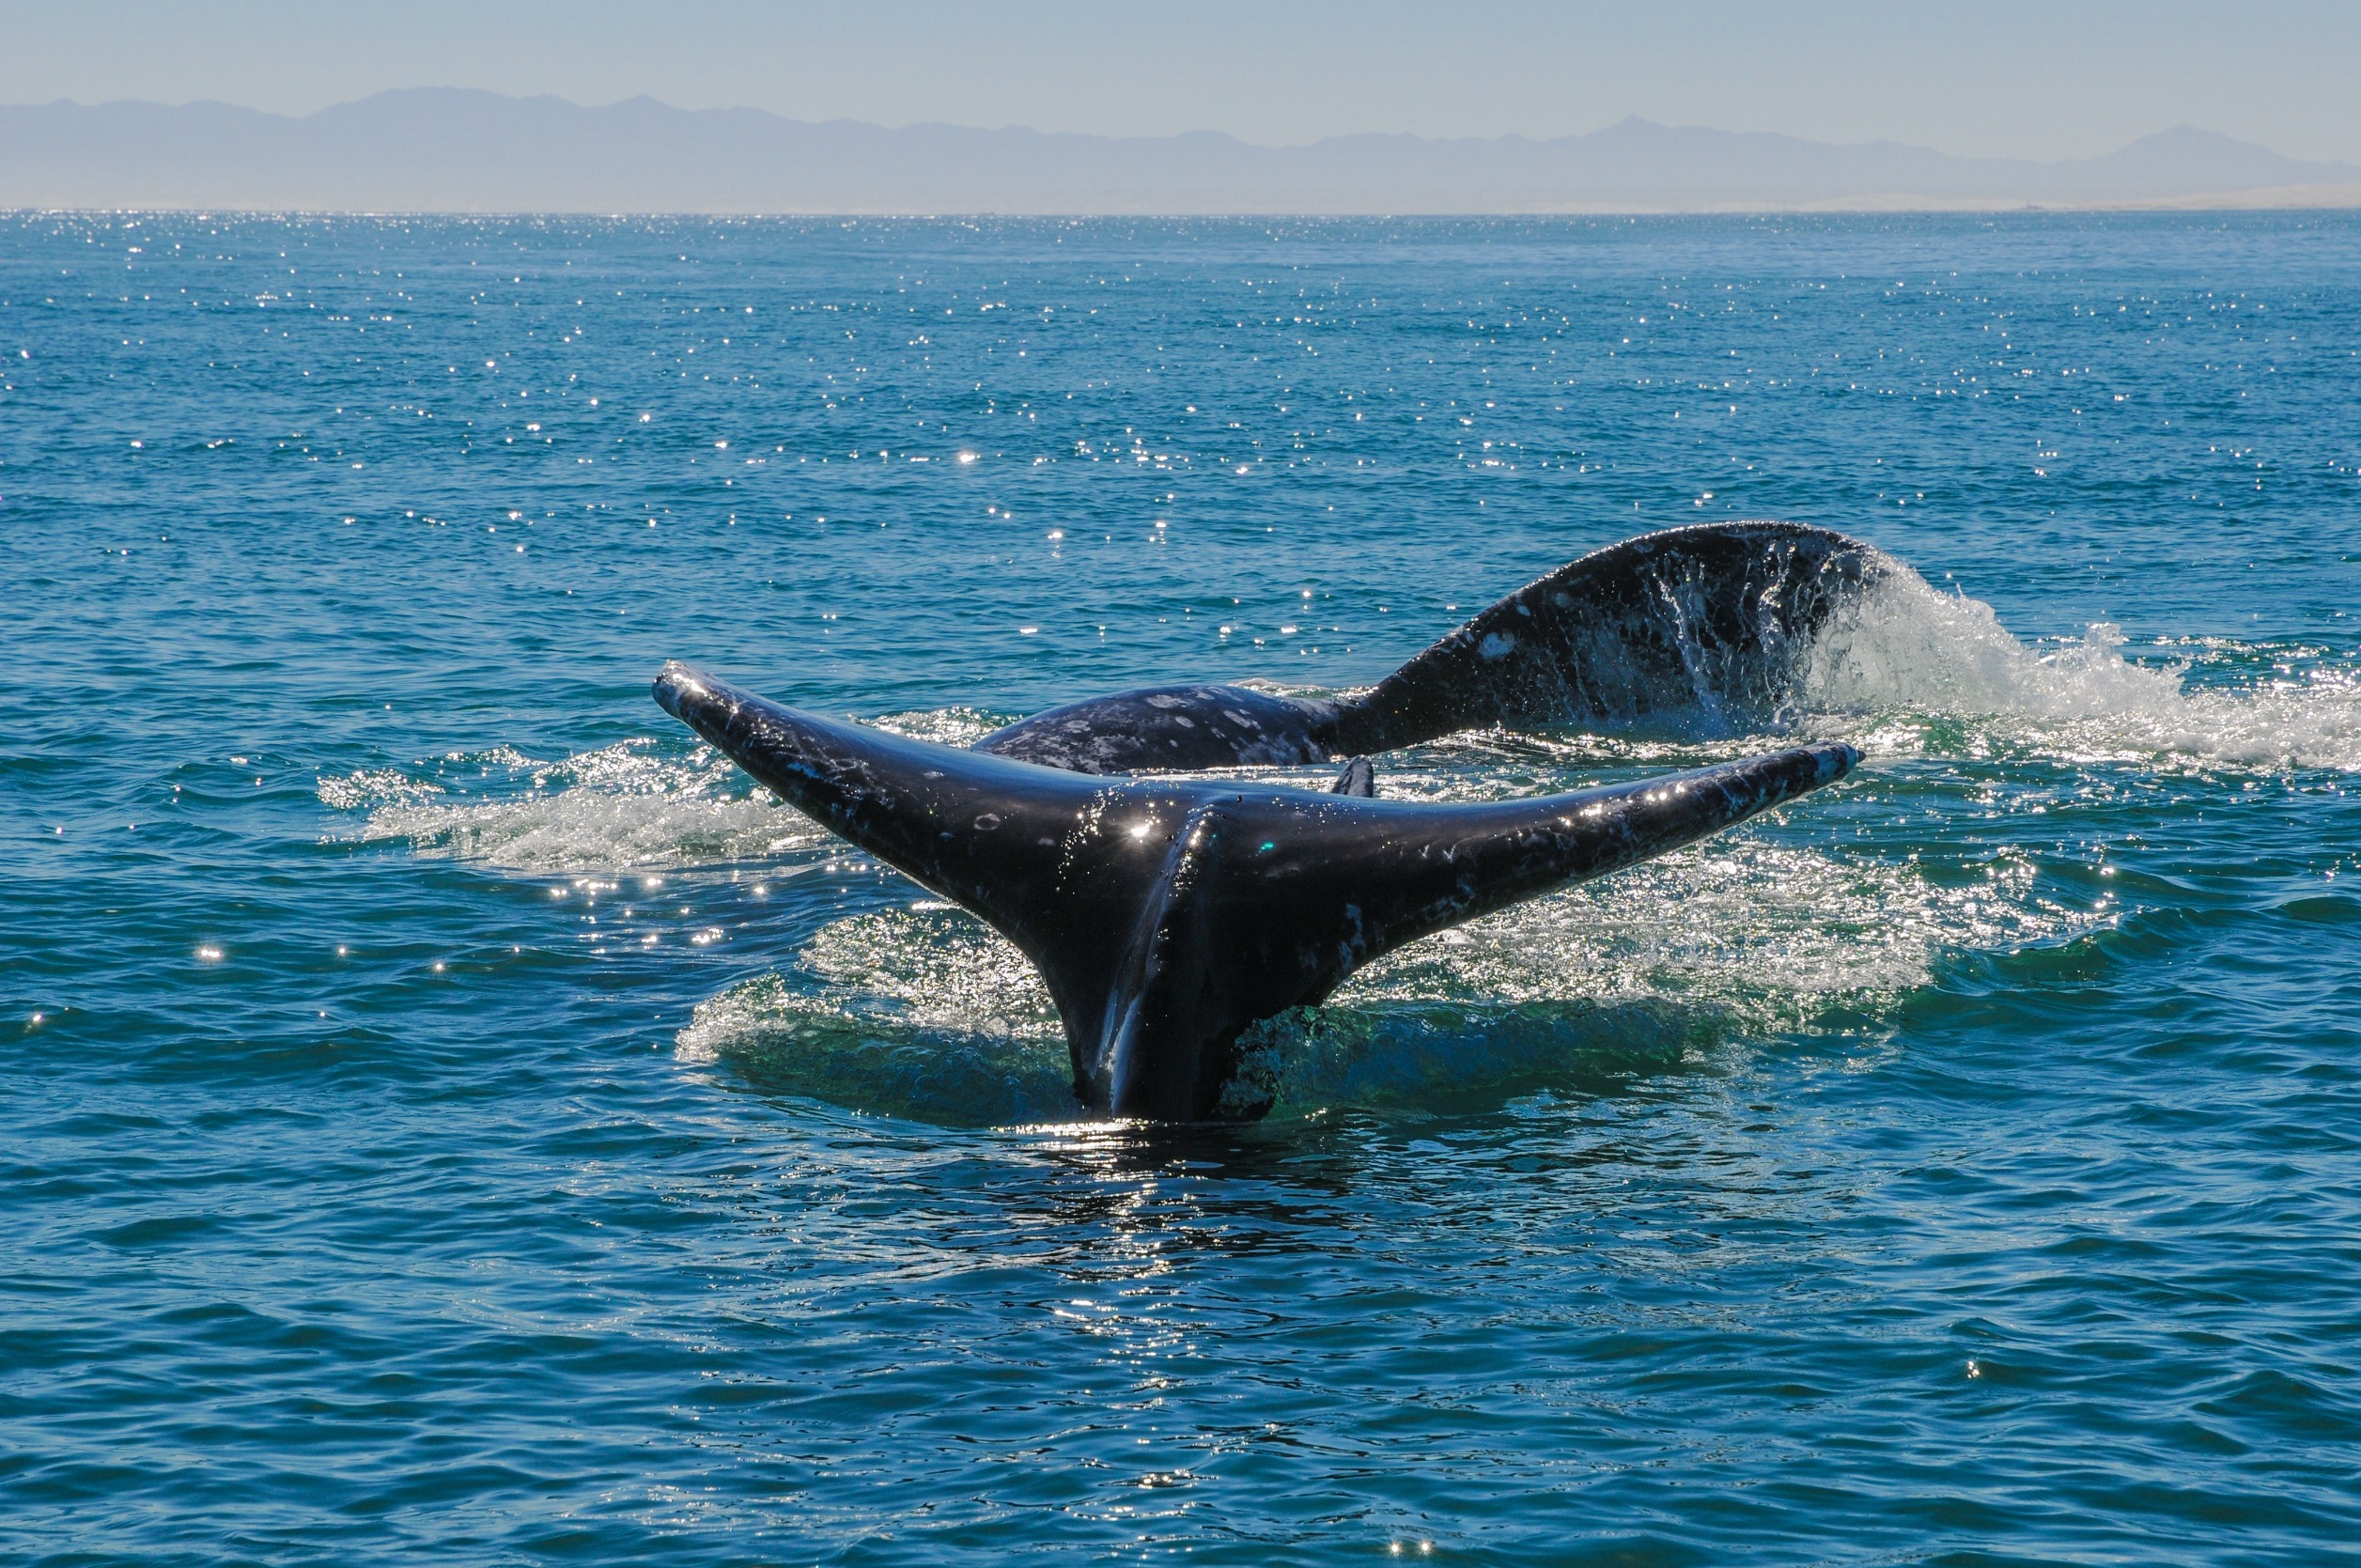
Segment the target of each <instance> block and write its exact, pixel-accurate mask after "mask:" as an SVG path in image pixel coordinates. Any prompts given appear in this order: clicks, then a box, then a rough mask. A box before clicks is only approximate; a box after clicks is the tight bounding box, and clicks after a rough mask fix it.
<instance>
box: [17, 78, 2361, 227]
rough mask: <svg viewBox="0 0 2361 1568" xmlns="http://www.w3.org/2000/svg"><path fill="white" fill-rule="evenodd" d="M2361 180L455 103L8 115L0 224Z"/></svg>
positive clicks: (2272, 185)
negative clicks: (177, 217) (98, 217)
mask: <svg viewBox="0 0 2361 1568" xmlns="http://www.w3.org/2000/svg"><path fill="white" fill-rule="evenodd" d="M2355 207H2361V164H2355V163H2320V162H2306V161H2302V160H2297V159H2291V158H2286V157H2283V156H2281V155H2280V154H2278V153H2276V152H2274V151H2272V150H2271V149H2270V148H2268V147H2258V146H2256V145H2254V144H2253V143H2250V142H2242V141H2238V140H2236V139H2234V138H2232V137H2229V136H2225V135H2222V134H2220V133H2218V132H2210V131H2203V130H2198V129H2196V128H2193V127H2189V126H2180V127H2175V128H2173V129H2171V130H2167V131H2160V132H2155V133H2154V134H2152V135H2148V136H2144V137H2141V138H2140V139H2138V140H2137V141H2135V142H2133V143H2131V144H2130V145H2129V146H2127V147H2121V148H2119V149H2118V150H2116V151H2114V152H2111V153H2108V154H2105V156H2102V157H2096V158H2081V159H2066V160H2060V161H2057V162H2047V163H2044V162H2039V161H2034V160H2027V159H2006V158H1961V157H1952V156H1950V155H1949V154H1946V153H1942V152H1937V151H1935V150H1934V149H1933V148H1930V147H1913V146H1908V145H1905V144H1903V143H1898V142H1873V143H1857V144H1836V143H1828V142H1814V141H1807V140H1804V139H1801V138H1798V137H1793V136H1784V135H1776V134H1771V133H1766V132H1729V131H1717V130H1712V129H1707V128H1702V127H1695V126H1688V127H1682V126H1665V125H1657V124H1654V123H1652V122H1649V121H1646V120H1641V119H1638V118H1627V119H1624V120H1622V121H1619V122H1617V123H1616V124H1613V125H1610V126H1607V127H1605V128H1604V129H1601V130H1598V131H1594V132H1589V133H1588V134H1584V135H1577V136H1562V137H1557V138H1553V139H1549V140H1533V139H1530V138H1527V137H1521V136H1504V137H1495V138H1491V139H1459V140H1430V139H1427V138H1422V137H1417V136H1406V135H1350V136H1336V137H1330V138H1328V139H1327V140H1323V141H1319V142H1313V143H1308V144H1304V145H1299V146H1291V147H1262V146H1256V145H1252V144H1250V143H1246V142H1242V141H1239V140H1237V139H1236V138H1235V137H1232V136H1227V135H1222V134H1219V133H1216V132H1190V133H1187V134H1183V135H1177V136H1160V137H1111V136H1092V135H1081V134H1069V133H1049V132H1036V131H1030V130H1025V129H1022V128H1008V129H1002V130H978V129H973V128H969V127H962V126H954V125H911V126H902V127H895V128H888V127H884V126H878V125H868V124H862V123H859V122H855V121H848V120H837V121H829V122H812V121H802V120H792V119H786V118H783V117H782V116H777V115H773V114H769V113H767V112H764V111H760V110H753V109H705V110H687V109H676V108H673V107H671V106H669V105H667V104H663V103H660V102H657V101H654V100H652V99H645V98H640V99H632V100H629V101H624V102H621V103H613V104H607V105H604V106H601V107H597V108H585V107H583V106H582V105H579V104H575V103H569V102H567V101H564V100H562V99H555V98H536V99H520V98H507V97H504V96H502V95H500V94H496V93H488V92H477V91H473V90H462V89H457V88H415V89H406V90H403V91H397V92H389V93H381V94H379V95H377V96H375V97H373V98H368V99H364V100H361V101H357V102H353V103H346V104H339V105H336V106H334V107H333V108H329V109H323V110H320V111H319V112H318V113H317V114H313V115H307V116H301V117H296V116H284V115H273V114H267V113H264V112H262V111H260V110H254V109H241V108H238V107H235V106H233V105H230V104H225V103H190V104H183V105H179V106H166V105H163V104H155V103H139V102H116V103H105V104H98V105H84V104H78V103H72V102H62V101H61V102H55V103H47V104H13V105H0V210H41V211H53V210H98V211H118V210H142V211H209V210H244V211H275V212H312V213H330V212H334V213H351V214H363V213H381V214H388V215H391V214H396V213H398V214H403V215H418V214H424V213H453V214H458V213H468V214H474V215H488V214H491V213H523V212H532V213H537V214H556V213H577V214H584V215H589V214H597V215H619V214H625V213H629V214H631V215H635V216H640V215H649V216H652V215H658V214H691V213H693V214H698V215H705V216H715V217H720V216H732V217H748V216H778V217H787V216H794V217H850V216H861V217H885V216H894V215H910V214H918V213H932V214H954V213H956V214H966V215H990V216H999V217H1020V216H1022V217H1082V216H1088V217H1250V216H1273V215H1286V216H1295V217H1400V216H1404V215H1406V214H1419V215H1424V216H1434V217H1552V216H1555V217H1623V216H1672V215H1699V216H1703V215H1737V214H1763V215H1769V214H1780V213H1794V214H1805V213H1841V212H1858V213H1900V212H1928V213H1934V212H2008V211H2025V210H2034V211H2078V212H2112V211H2151V210H2153V211H2237V210H2345V209H2351V208H2355Z"/></svg>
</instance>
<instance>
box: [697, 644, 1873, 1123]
mask: <svg viewBox="0 0 2361 1568" xmlns="http://www.w3.org/2000/svg"><path fill="white" fill-rule="evenodd" d="M655 695H656V700H657V701H658V702H660V703H661V704H662V705H663V706H664V707H665V708H666V709H667V710H668V711H670V712H671V713H673V714H675V715H676V716H677V717H678V718H680V719H681V720H682V721H684V722H687V723H688V724H689V725H690V726H691V728H693V729H694V730H696V732H697V733H698V734H700V735H702V736H703V737H705V738H706V739H707V740H709V741H711V742H712V743H713V744H714V745H716V746H718V747H720V748H721V749H722V751H724V752H726V753H729V754H730V755H731V756H732V757H734V758H736V759H737V760H738V764H739V765H740V766H741V767H743V768H745V769H746V770H747V771H748V772H749V773H751V774H753V776H754V778H755V779H756V780H758V781H759V782H760V783H762V784H764V785H765V786H767V787H768V788H769V789H770V790H772V791H773V792H775V793H776V794H777V795H778V796H779V797H780V798H781V799H783V800H785V801H787V802H788V803H789V804H790V805H793V806H795V807H796V808H797V809H798V810H800V811H801V812H803V813H804V814H805V815H808V816H810V817H812V818H813V819H814V820H815V821H816V822H818V823H820V824H821V825H822V826H823V827H826V828H828V829H829V830H830V831H833V832H835V833H837V834H839V835H841V836H842V837H844V838H846V839H847V840H849V841H850V842H852V843H853V844H855V845H858V846H860V847H861V848H862V849H864V850H866V851H868V852H869V853H870V854H872V855H874V856H876V857H877V858H878V860H880V861H883V862H886V863H887V864H889V865H892V866H893V867H894V868H896V869H897V870H899V871H901V872H903V873H904V874H905V875H907V876H909V877H911V878H912V879H913V880H915V881H917V882H919V883H920V884H921V885H923V886H924V887H927V888H929V889H932V890H933V891H934V892H935V893H939V894H940V895H941V896H943V897H945V898H949V899H952V900H954V901H955V902H956V903H958V904H960V905H961V906H963V907H964V908H968V909H970V910H972V911H973V912H974V913H976V914H977V915H979V916H981V917H982V918H983V919H984V920H985V921H986V922H987V923H988V924H990V925H991V926H992V927H993V928H994V929H995V930H997V931H999V932H1000V933H1001V934H1002V936H1004V937H1006V938H1007V939H1009V940H1010V941H1012V942H1014V943H1015V944H1016V945H1017V947H1018V948H1019V949H1020V950H1021V951H1022V952H1023V953H1024V955H1026V957H1027V958H1029V959H1031V960H1032V962H1033V965H1034V967H1035V968H1036V969H1038V970H1040V971H1041V975H1042V978H1043V979H1044V980H1045V981H1047V982H1048V989H1049V994H1050V996H1051V998H1052V999H1053V1000H1054V1001H1056V1004H1057V1008H1058V1013H1059V1016H1060V1017H1061V1018H1062V1019H1063V1020H1064V1026H1065V1034H1066V1043H1067V1046H1068V1048H1069V1050H1070V1052H1071V1055H1072V1059H1073V1065H1074V1090H1075V1094H1076V1095H1077V1096H1078V1097H1079V1098H1080V1100H1081V1102H1082V1104H1083V1105H1084V1106H1085V1107H1088V1108H1090V1109H1093V1110H1106V1111H1112V1112H1113V1113H1115V1114H1117V1115H1121V1116H1133V1117H1145V1118H1153V1119H1157V1120H1164V1121H1205V1120H1219V1119H1237V1118H1245V1117H1251V1116H1254V1115H1258V1114H1260V1113H1261V1111H1262V1110H1263V1109H1265V1107H1264V1106H1263V1105H1262V1104H1259V1103H1257V1102H1256V1100H1255V1099H1254V1097H1253V1093H1252V1091H1251V1090H1250V1089H1249V1088H1248V1087H1247V1086H1245V1085H1242V1084H1241V1083H1240V1081H1239V1079H1238V1069H1239V1057H1238V1037H1239V1034H1240V1033H1241V1032H1243V1031H1244V1030H1245V1029H1246V1028H1247V1027H1248V1026H1249V1025H1250V1024H1252V1023H1253V1022H1254V1021H1256V1020H1257V1019H1260V1018H1266V1017H1271V1016H1273V1015H1274V1014H1277V1013H1281V1012H1283V1011H1285V1010H1286V1009H1288V1008H1290V1007H1296V1006H1302V1005H1308V1004H1311V1003H1315V1002H1318V1001H1321V1000H1322V999H1324V998H1325V997H1327V996H1328V993H1329V992H1331V991H1332V990H1334V989H1335V988H1336V986H1338V985H1340V984H1341V983H1342V982H1343V981H1344V979H1345V978H1346V977H1347V976H1348V975H1350V974H1352V973H1353V971H1354V970H1357V969H1359V967H1360V966H1362V965H1363V964H1366V963H1367V962H1369V961H1370V960H1371V959H1373V958H1375V957H1377V956H1378V955H1381V954H1384V953H1387V952H1390V951H1391V950H1392V949H1394V948H1397V947H1400V946H1401V945H1403V944H1404V943H1406V942H1411V941H1416V940H1417V939H1420V938H1421V937H1425V936H1429V935H1432V934H1433V933H1435V932H1437V931H1441V930H1444V929H1446V928H1448V927H1450V926H1452V925H1456V924H1460V923H1461V922H1463V921H1468V920H1473V919H1475V918H1476V917H1477V916H1479V915H1483V914H1488V913H1490V912H1492V911H1493V910H1496V909H1499V908H1506V907H1507V906H1509V905H1511V904H1514V903H1517V902H1519V901H1520V900H1523V899H1527V898H1530V897H1533V896H1534V895H1535V894H1538V893H1546V892H1547V891H1549V890H1550V889H1552V888H1556V887H1560V886H1562V885H1564V884H1566V883H1569V882H1576V881H1581V880H1584V879H1586V878H1588V877H1599V876H1604V875H1606V874H1607V873H1608V872H1611V871H1615V870H1618V869H1620V868H1621V867H1623V866H1627V865H1631V864H1633V863H1634V862H1639V861H1643V860H1646V859H1648V858H1650V857H1651V856H1654V855H1659V854H1662V853H1664V852H1665V851H1666V850H1669V849H1672V848H1675V847H1677V846H1681V845H1684V844H1687V843H1690V842H1691V841H1693V840H1696V839H1699V838H1701V837H1703V836H1704V835H1706V834H1708V833H1711V832H1713V831H1716V830H1717V829H1720V828H1724V827H1727V826H1729V825H1730V824H1732V823H1733V822H1737V821H1741V820H1743V819H1745V818H1746V817H1748V816H1751V815H1754V814H1755V813H1757V812H1760V811H1763V810H1765V809H1767V808H1769V807H1771V806H1775V805H1778V804H1779V802H1781V801H1784V800H1793V799H1794V798H1795V797H1797V796H1799V795H1801V794H1804V793H1805V792H1806V791H1808V790H1811V789H1815V788H1818V787H1819V786H1820V785H1822V784H1829V783H1832V782H1834V781H1835V780H1837V779H1840V778H1841V777H1843V776H1844V774H1845V773H1846V772H1847V771H1848V770H1850V769H1851V768H1852V767H1853V765H1854V764H1855V763H1856V761H1857V760H1858V758H1859V753H1856V752H1855V751H1854V750H1853V749H1852V748H1851V747H1848V746H1841V745H1820V746H1808V747H1800V748H1797V749H1794V750H1792V751H1785V752H1779V753H1774V754H1771V755H1768V756H1761V757H1755V758H1752V759H1750V760H1748V761H1745V762H1735V763H1730V764H1726V765H1723V766H1721V767H1716V768H1699V769H1696V770H1694V771H1691V772H1685V773H1674V774H1668V775H1665V776H1663V777H1660V778H1654V779H1649V780H1646V781H1643V782H1641V783H1639V784H1623V785H1617V786H1614V787H1611V788H1605V789H1592V790H1584V791H1581V792H1579V793H1577V794H1570V795H1552V796H1545V797H1542V798H1539V799H1535V800H1504V801H1496V802H1485V803H1479V804H1434V803H1425V802H1413V801H1406V800H1378V799H1372V798H1369V797H1368V796H1367V795H1365V794H1363V793H1362V791H1363V790H1364V789H1366V787H1367V785H1368V782H1369V780H1368V772H1367V768H1366V766H1365V764H1360V765H1359V766H1358V767H1357V768H1355V767H1348V768H1346V770H1345V773H1344V776H1343V777H1342V778H1340V779H1339V780H1338V781H1337V784H1336V786H1335V788H1334V789H1333V790H1332V791H1329V792H1318V791H1314V790H1309V789H1297V788H1290V787H1286V786H1283V785H1273V784H1248V783H1243V782H1239V781H1236V780H1208V779H1202V778H1199V779H1189V778H1142V777H1114V778H1093V777H1090V776H1088V775H1086V774H1083V773H1080V772H1076V771H1073V770H1070V769H1066V768H1048V767H1041V766H1036V765H1034V764H1032V763H1026V762H1019V761H1016V760H1012V759H1010V758H1007V757H1004V756H996V755H991V754H988V753H979V752H974V751H962V750H958V749H956V748H953V747H946V746H937V745H932V744H929V743H927V742H924V741H920V740H910V739H906V738H904V737H899V736H894V735H889V734H887V733H885V732H883V731H880V730H875V729H871V728H868V727H867V726H865V725H861V724H853V723H846V722H836V721H832V720H826V719H820V718H816V717H815V716H813V715H811V714H807V713H800V712H798V711H796V710H795V709H793V708H788V707H783V706H778V705H776V704H773V703H769V702H766V701H764V700H763V699H762V698H760V697H756V696H753V695H750V694H748V693H746V692H743V691H734V690H732V689H731V688H730V687H727V686H725V685H722V683H721V682H719V681H716V680H714V679H712V678H710V677H709V676H707V675H702V674H700V673H699V672H697V671H695V670H693V669H691V668H689V667H688V666H686V665H683V664H678V663H672V664H667V665H665V666H664V669H663V672H662V674H661V675H659V676H658V677H657V680H656V685H655Z"/></svg>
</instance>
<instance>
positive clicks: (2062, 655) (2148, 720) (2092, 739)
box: [1803, 569, 2361, 772]
mask: <svg viewBox="0 0 2361 1568" xmlns="http://www.w3.org/2000/svg"><path fill="white" fill-rule="evenodd" d="M2125 645H2126V644H2125V642H2124V637H2123V633H2122V630H2121V629H2120V628H2119V627H2116V626H2114V625H2111V624H2107V623H2104V622H2103V623H2100V624H2098V625H2094V626H2092V627H2091V628H2089V630H2088V631H2087V632H2086V633H2085V634H2084V635H2083V636H2082V637H2080V638H2071V639H2063V640H2060V641H2059V642H2058V643H2057V644H2055V645H2052V646H2048V647H2040V646H2033V645H2028V644H2026V643H2024V642H2022V641H2020V640H2019V639H2018V638H2016V637H2015V636H2013V635H2012V634H2011V633H2010V632H2009V630H2008V629H2006V628H2005V627H2003V626H2002V625H2001V624H2000V621H1999V618H1998V616H1996V614H1995V613H1993V609H1992V606H1990V605H1989V604H1986V603H1984V602H1983V601H1982V600H1980V599H1973V598H1965V596H1961V595H1953V594H1942V593H1937V592H1936V591H1935V590H1934V588H1932V587H1930V586H1929V585H1928V584H1927V582H1925V580H1924V579H1922V578H1920V577H1919V576H1918V574H1917V573H1915V572H1911V571H1908V570H1906V569H1905V570H1900V571H1897V572H1894V573H1893V574H1891V575H1890V576H1889V577H1887V579H1885V580H1884V581H1882V582H1879V583H1878V584H1876V585H1875V586H1873V587H1872V588H1871V589H1869V590H1868V591H1867V592H1865V593H1864V594H1862V595H1861V596H1860V597H1859V598H1856V599H1855V600H1854V601H1852V602H1851V603H1849V604H1848V605H1847V606H1845V607H1844V608H1843V609H1842V610H1841V611H1840V612H1839V613H1838V614H1837V615H1836V616H1835V617H1834V618H1832V619H1831V621H1830V622H1829V624H1828V625H1827V626H1826V627H1825V628H1824V629H1822V631H1821V633H1820V635H1819V637H1818V638H1817V639H1815V641H1814V643H1813V644H1812V647H1811V649H1810V653H1809V655H1808V656H1807V658H1806V659H1805V660H1804V664H1803V694H1804V706H1805V707H1806V708H1807V709H1808V710H1810V712H1811V713H1812V714H1813V715H1814V716H1815V717H1814V719H1813V720H1810V721H1807V722H1808V723H1812V724H1814V725H1815V726H1816V727H1818V728H1821V729H1823V730H1828V731H1833V732H1835V733H1841V734H1844V735H1845V737H1846V738H1851V739H1856V741H1857V742H1859V743H1862V744H1863V746H1864V749H1865V750H1868V751H1870V752H1871V753H1872V755H1875V754H1886V755H1896V754H1904V755H1921V756H1923V755H1942V754H1961V755H1966V756H1970V757H1978V758H1980V757H1984V756H1988V755H1993V754H2017V755H2027V754H2030V755H2050V756H2059V757H2063V758H2065V759H2067V760H2070V761H2074V762H2084V763H2090V762H2130V763H2164V764H2167V765H2171V764H2186V763H2198V764H2203V765H2216V766H2227V767H2234V768H2261V769H2266V770H2271V769H2285V768H2325V769H2332V770H2337V771H2344V772H2353V771H2361V673H2357V672H2356V671H2355V670H2354V668H2353V666H2352V664H2351V663H2350V662H2349V661H2340V660H2335V659H2332V658H2330V657H2329V656H2328V655H2327V654H2326V652H2325V650H2323V649H2320V648H2315V647H2289V646H2284V645H2255V644H2239V643H2233V642H2229V641H2226V640H2210V641H2183V642H2180V643H2173V644H2161V645H2160V649H2159V651H2160V652H2161V653H2162V654H2163V655H2164V659H2163V660H2162V661H2160V662H2155V663H2150V662H2144V661H2143V662H2135V661H2134V660H2129V659H2126V658H2125V657H2124V650H2125ZM1860 720H1868V721H1870V722H1868V723H1867V724H1862V723H1860V722H1857V721H1860ZM1940 721H1952V722H1949V723H1946V722H1940ZM1963 722H1964V727H1963Z"/></svg>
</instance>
